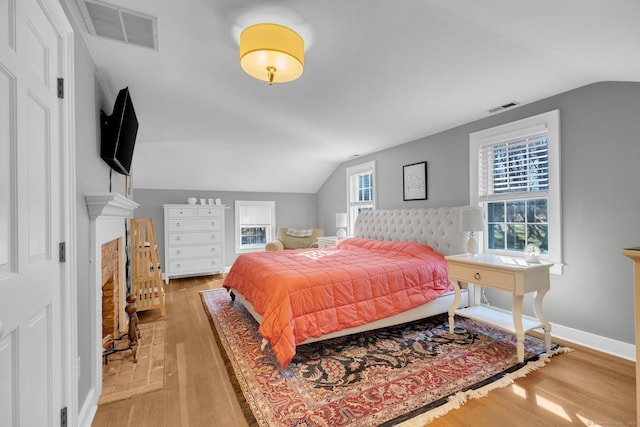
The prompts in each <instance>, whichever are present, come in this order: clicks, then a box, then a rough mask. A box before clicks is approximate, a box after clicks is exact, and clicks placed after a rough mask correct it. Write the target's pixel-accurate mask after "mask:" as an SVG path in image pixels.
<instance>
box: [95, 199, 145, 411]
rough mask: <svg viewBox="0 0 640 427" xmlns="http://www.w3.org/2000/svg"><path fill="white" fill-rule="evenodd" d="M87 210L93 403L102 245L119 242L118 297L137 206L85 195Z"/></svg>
mask: <svg viewBox="0 0 640 427" xmlns="http://www.w3.org/2000/svg"><path fill="white" fill-rule="evenodd" d="M84 196H85V199H86V202H87V207H88V209H89V240H90V243H89V247H90V253H89V263H90V266H89V276H90V277H89V280H90V283H91V285H90V286H89V301H90V302H91V304H90V313H89V317H90V322H91V340H92V342H93V345H92V349H91V356H90V357H91V360H92V364H91V365H92V366H91V388H92V392H93V393H95V395H96V398H95V399H96V402H97V401H98V399H99V398H100V394H101V393H102V266H101V260H102V245H103V244H104V243H107V242H110V241H112V240H114V239H119V245H120V247H119V249H118V253H119V254H120V255H119V256H120V257H121V259H120V266H121V267H120V268H119V270H120V271H119V273H118V276H119V279H118V282H119V283H120V289H119V292H120V295H126V289H125V286H126V277H125V268H124V266H126V253H125V244H124V242H125V240H126V238H127V227H126V225H125V224H126V223H127V222H128V218H131V217H133V211H134V210H135V209H136V208H137V207H138V206H139V205H138V204H137V203H136V202H134V201H133V200H130V199H127V198H126V197H124V196H123V195H121V194H118V193H85V195H84ZM119 312H120V313H119V318H120V320H119V324H120V325H125V323H126V321H125V318H126V313H125V312H124V308H122V309H119Z"/></svg>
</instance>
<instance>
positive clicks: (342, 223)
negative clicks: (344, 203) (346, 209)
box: [336, 213, 347, 228]
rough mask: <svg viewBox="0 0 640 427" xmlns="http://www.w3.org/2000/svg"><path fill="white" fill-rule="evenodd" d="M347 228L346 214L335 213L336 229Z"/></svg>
mask: <svg viewBox="0 0 640 427" xmlns="http://www.w3.org/2000/svg"><path fill="white" fill-rule="evenodd" d="M346 226H347V214H346V213H337V214H336V227H338V228H342V227H346Z"/></svg>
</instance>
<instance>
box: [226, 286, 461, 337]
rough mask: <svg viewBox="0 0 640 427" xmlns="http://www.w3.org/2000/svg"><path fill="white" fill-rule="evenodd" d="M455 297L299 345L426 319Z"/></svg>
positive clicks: (246, 303) (247, 304)
mask: <svg viewBox="0 0 640 427" xmlns="http://www.w3.org/2000/svg"><path fill="white" fill-rule="evenodd" d="M231 292H232V293H233V294H234V295H235V297H236V299H237V300H238V301H239V302H240V303H241V304H242V305H243V306H244V307H245V308H246V309H247V311H248V312H249V313H251V315H252V316H253V318H254V319H256V321H257V322H258V324H260V323H262V316H261V315H260V314H259V313H257V312H256V311H255V310H254V308H253V304H251V303H250V302H249V301H247V300H246V298H245V297H244V296H243V295H242V294H241V293H240V292H238V291H237V290H236V289H233V288H232V289H231ZM461 296H462V298H461V299H460V305H459V307H467V306H468V305H469V298H468V292H467V289H462V292H461ZM454 297H455V293H454V292H453V291H451V292H446V293H444V294H442V295H440V296H439V297H438V298H436V299H434V300H432V301H429V302H428V303H426V304H423V305H420V306H418V307H415V308H412V309H411V310H408V311H404V312H402V313H398V314H396V315H394V316H390V317H386V318H384V319H380V320H376V321H374V322H371V323H367V324H364V325H360V326H356V327H353V328H347V329H342V330H340V331H335V332H331V333H329V334H325V335H322V336H319V337H310V338H307V339H306V340H304V341H303V342H301V343H298V345H302V344H308V343H311V342H314V341H323V340H327V339H330V338H337V337H343V336H345V335H351V334H357V333H359V332H365V331H372V330H374V329H380V328H386V327H389V326H395V325H400V324H403V323H407V322H412V321H414V320H419V319H424V318H425V317H430V316H435V315H436V314H441V313H447V312H448V311H449V307H451V305H452V304H453V299H454Z"/></svg>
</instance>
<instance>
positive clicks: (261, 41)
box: [240, 24, 304, 84]
mask: <svg viewBox="0 0 640 427" xmlns="http://www.w3.org/2000/svg"><path fill="white" fill-rule="evenodd" d="M240 67H242V69H243V70H244V71H245V72H246V73H247V74H249V75H250V76H251V77H255V78H256V79H259V80H264V81H266V82H269V84H272V83H286V82H290V81H293V80H295V79H297V78H298V77H300V76H301V75H302V71H303V70H304V40H302V37H300V36H299V35H298V33H296V32H295V31H293V30H291V29H289V28H287V27H283V26H282V25H278V24H256V25H252V26H250V27H247V28H245V29H244V31H243V32H242V33H241V34H240Z"/></svg>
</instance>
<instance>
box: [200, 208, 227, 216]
mask: <svg viewBox="0 0 640 427" xmlns="http://www.w3.org/2000/svg"><path fill="white" fill-rule="evenodd" d="M197 216H199V217H214V218H220V217H221V216H222V209H220V208H198V213H197Z"/></svg>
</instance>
